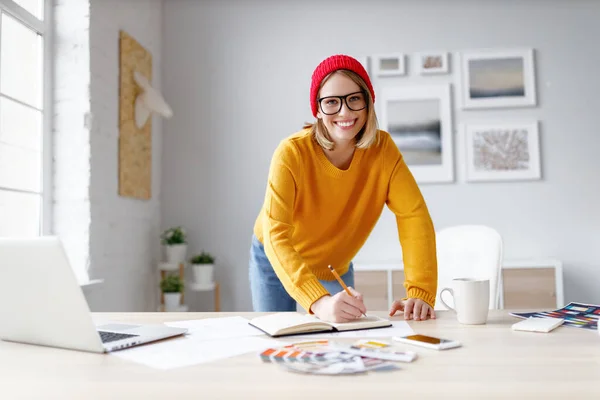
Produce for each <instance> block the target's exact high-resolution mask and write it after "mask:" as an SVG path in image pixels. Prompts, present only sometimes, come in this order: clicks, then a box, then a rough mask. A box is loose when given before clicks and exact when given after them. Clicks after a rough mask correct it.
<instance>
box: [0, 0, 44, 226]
mask: <svg viewBox="0 0 600 400" xmlns="http://www.w3.org/2000/svg"><path fill="white" fill-rule="evenodd" d="M44 1H45V0H0V236H37V235H41V234H45V233H48V232H49V219H48V216H49V215H50V210H49V207H48V205H49V204H51V199H50V195H51V193H50V192H51V191H50V190H49V189H50V188H51V184H50V181H49V180H50V176H47V175H50V174H47V175H46V174H44V173H43V172H44V171H50V170H51V168H48V167H51V164H50V163H49V160H50V158H49V157H48V155H49V152H50V150H51V149H50V146H49V142H48V140H47V139H48V138H49V137H50V132H49V130H50V129H48V128H49V126H50V125H49V123H48V118H49V117H50V116H49V115H47V114H49V113H47V112H46V113H45V111H47V107H45V106H46V105H47V104H48V101H45V99H46V98H47V92H48V90H49V89H48V85H47V82H48V81H49V80H48V79H46V76H47V75H48V73H47V71H45V68H46V67H45V65H44V64H45V62H44V60H45V59H48V57H45V54H48V50H45V48H44V41H45V36H44V33H45V29H46V28H45V27H46V25H45V23H44V11H45V5H44ZM47 47H49V46H47Z"/></svg>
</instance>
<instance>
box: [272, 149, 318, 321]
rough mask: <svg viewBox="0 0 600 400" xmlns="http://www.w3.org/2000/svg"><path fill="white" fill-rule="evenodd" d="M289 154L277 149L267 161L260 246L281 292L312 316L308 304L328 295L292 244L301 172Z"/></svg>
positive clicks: (288, 151)
mask: <svg viewBox="0 0 600 400" xmlns="http://www.w3.org/2000/svg"><path fill="white" fill-rule="evenodd" d="M288 146H291V145H289V144H288ZM291 153H292V150H291V149H290V148H289V147H287V146H280V147H279V148H278V149H277V150H276V151H275V154H274V155H273V159H272V161H271V166H270V170H269V180H268V183H267V192H266V196H265V204H264V212H265V213H266V215H264V218H263V236H264V243H263V244H264V247H265V253H266V255H267V258H268V259H269V261H270V262H271V265H272V266H273V270H274V271H275V273H276V274H277V276H278V277H279V279H280V281H281V283H282V284H283V286H284V288H285V290H286V291H287V292H288V293H289V294H290V296H291V297H292V298H294V299H295V300H296V301H297V302H298V303H299V304H300V306H302V307H303V308H304V309H305V310H306V311H307V312H309V313H312V311H311V310H310V307H311V306H312V304H313V303H314V302H315V301H317V300H318V299H320V298H321V297H323V296H325V295H328V294H329V292H328V291H327V290H326V289H325V288H324V287H323V285H322V284H321V283H320V282H319V280H318V279H317V277H316V276H315V275H314V274H313V273H312V271H311V270H310V267H309V266H308V265H307V264H306V262H305V261H304V259H303V258H302V256H301V255H300V254H299V253H298V252H297V251H296V249H295V248H294V245H293V242H292V235H293V233H294V225H293V218H292V217H293V210H294V201H295V198H296V191H297V182H298V178H299V175H300V173H301V168H299V163H297V160H296V161H295V160H294V157H293V156H292V154H291Z"/></svg>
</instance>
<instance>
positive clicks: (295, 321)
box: [249, 312, 392, 337]
mask: <svg viewBox="0 0 600 400" xmlns="http://www.w3.org/2000/svg"><path fill="white" fill-rule="evenodd" d="M249 324H250V325H252V326H254V327H256V328H258V329H260V330H261V331H263V332H265V333H266V334H267V335H269V336H272V337H276V336H286V335H298V334H302V333H315V332H330V331H338V332H341V331H355V330H358V329H371V328H385V327H388V326H392V323H391V322H390V321H389V320H387V319H384V318H379V317H361V318H358V319H356V320H355V321H352V322H340V323H336V322H326V321H322V320H320V319H319V318H317V317H315V316H314V315H308V314H301V313H297V312H281V313H276V314H269V315H265V316H262V317H256V318H253V319H251V320H250V321H249Z"/></svg>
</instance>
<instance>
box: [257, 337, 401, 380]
mask: <svg viewBox="0 0 600 400" xmlns="http://www.w3.org/2000/svg"><path fill="white" fill-rule="evenodd" d="M330 345H331V343H330V342H329V341H328V340H316V341H306V342H299V343H294V344H290V345H287V346H283V347H277V348H269V349H266V350H264V351H262V352H261V353H260V358H261V359H262V360H263V361H264V362H272V363H276V364H278V365H279V366H281V367H282V368H284V369H286V370H288V371H291V372H299V373H305V374H317V375H348V374H360V373H365V372H368V371H393V370H397V369H400V368H399V367H398V366H397V365H396V364H395V363H393V362H390V361H387V360H383V359H379V358H374V357H367V356H361V355H356V354H351V353H346V352H342V351H337V350H333V349H332V348H331V346H330Z"/></svg>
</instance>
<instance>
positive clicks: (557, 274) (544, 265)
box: [354, 258, 565, 308]
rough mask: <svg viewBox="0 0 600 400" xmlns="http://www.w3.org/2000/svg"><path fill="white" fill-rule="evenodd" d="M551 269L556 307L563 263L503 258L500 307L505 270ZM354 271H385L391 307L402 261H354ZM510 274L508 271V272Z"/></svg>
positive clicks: (561, 292) (560, 294)
mask: <svg viewBox="0 0 600 400" xmlns="http://www.w3.org/2000/svg"><path fill="white" fill-rule="evenodd" d="M549 268H550V269H553V270H554V271H553V276H554V293H553V296H554V297H556V308H561V307H563V306H564V305H565V299H564V285H563V264H562V262H561V261H560V260H557V259H554V258H530V259H505V260H503V263H502V270H503V271H502V274H501V277H500V308H504V305H505V296H504V292H505V289H508V288H505V287H504V279H503V276H504V274H505V273H507V271H518V270H521V271H526V270H530V269H533V270H539V271H540V272H542V270H543V269H549ZM354 271H355V272H356V273H358V274H357V275H358V276H360V272H384V273H386V277H387V279H386V282H385V287H386V290H387V303H388V307H391V305H392V302H393V301H394V282H393V273H394V272H397V271H401V272H404V264H403V263H402V261H395V262H383V263H364V262H357V263H354ZM508 273H509V274H510V272H508ZM356 286H357V287H359V286H360V282H358V279H357V282H356Z"/></svg>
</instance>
